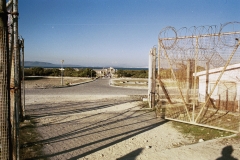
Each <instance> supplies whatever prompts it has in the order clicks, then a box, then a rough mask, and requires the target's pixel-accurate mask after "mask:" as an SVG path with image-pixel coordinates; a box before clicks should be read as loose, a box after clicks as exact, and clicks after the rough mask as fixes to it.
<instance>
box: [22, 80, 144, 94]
mask: <svg viewBox="0 0 240 160" xmlns="http://www.w3.org/2000/svg"><path fill="white" fill-rule="evenodd" d="M109 82H110V79H97V80H95V81H93V82H89V83H85V84H80V85H76V86H71V87H65V88H50V89H26V91H25V93H26V95H38V94H40V95H147V89H131V88H121V87H112V86H110V85H109Z"/></svg>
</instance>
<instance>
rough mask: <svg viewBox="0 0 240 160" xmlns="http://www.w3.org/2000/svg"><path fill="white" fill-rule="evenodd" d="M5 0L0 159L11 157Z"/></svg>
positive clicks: (0, 4)
mask: <svg viewBox="0 0 240 160" xmlns="http://www.w3.org/2000/svg"><path fill="white" fill-rule="evenodd" d="M7 33H8V31H7V12H6V0H0V66H1V70H0V92H1V96H0V135H1V139H0V142H1V143H0V145H1V149H0V150H1V153H0V159H4V160H5V159H6V160H8V159H11V151H10V148H11V147H10V139H9V135H10V130H9V129H10V123H9V77H8V75H9V74H8V73H9V67H8V66H9V65H8V60H9V59H8V58H9V55H8V41H7V40H8V34H7Z"/></svg>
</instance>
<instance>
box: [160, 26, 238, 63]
mask: <svg viewBox="0 0 240 160" xmlns="http://www.w3.org/2000/svg"><path fill="white" fill-rule="evenodd" d="M239 39H240V22H228V23H225V24H222V25H220V27H218V26H216V25H212V26H199V27H196V26H193V27H190V28H186V27H183V28H180V29H179V30H176V29H175V28H174V27H171V26H168V27H166V28H164V29H162V30H161V31H160V33H159V35H158V43H159V44H158V46H159V47H160V48H159V52H160V58H161V59H165V58H166V57H165V54H166V53H167V54H168V57H169V59H171V60H172V61H186V60H189V59H196V58H197V60H198V61H209V62H210V64H211V65H212V67H219V66H223V65H224V64H225V63H226V61H227V58H228V55H230V54H231V52H232V50H233V47H234V46H235V45H236V44H237V43H238V40H239ZM196 53H197V57H195V56H196ZM239 60H240V52H239V50H238V51H237V52H236V54H235V57H234V58H233V61H232V62H231V64H232V63H239Z"/></svg>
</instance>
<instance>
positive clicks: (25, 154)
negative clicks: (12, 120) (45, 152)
mask: <svg viewBox="0 0 240 160" xmlns="http://www.w3.org/2000/svg"><path fill="white" fill-rule="evenodd" d="M35 124H36V122H34V120H32V119H31V118H30V116H26V117H25V121H24V122H22V123H20V128H19V143H20V159H32V158H33V157H37V156H41V155H42V147H43V146H42V145H41V144H37V143H36V142H37V141H38V138H39V136H40V135H39V133H38V132H37V130H36V126H35Z"/></svg>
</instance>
